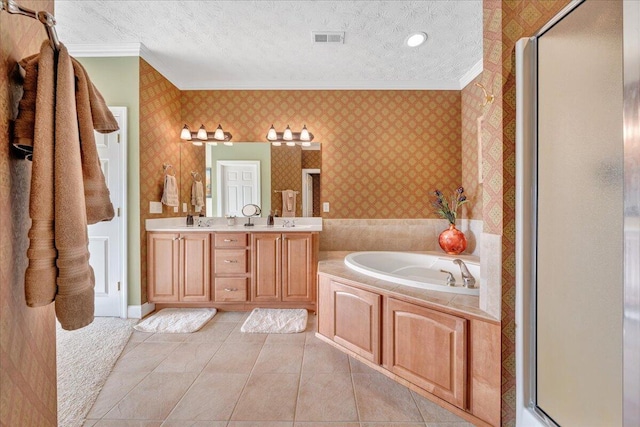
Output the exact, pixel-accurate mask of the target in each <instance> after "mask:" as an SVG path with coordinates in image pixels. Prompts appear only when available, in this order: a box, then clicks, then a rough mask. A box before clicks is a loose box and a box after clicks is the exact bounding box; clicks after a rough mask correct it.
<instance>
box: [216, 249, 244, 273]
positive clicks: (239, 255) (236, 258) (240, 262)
mask: <svg viewBox="0 0 640 427" xmlns="http://www.w3.org/2000/svg"><path fill="white" fill-rule="evenodd" d="M214 253H215V256H214V259H215V270H214V272H215V274H244V273H246V272H247V250H246V249H216V250H215V251H214Z"/></svg>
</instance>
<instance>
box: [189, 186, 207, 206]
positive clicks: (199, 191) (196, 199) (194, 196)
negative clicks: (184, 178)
mask: <svg viewBox="0 0 640 427" xmlns="http://www.w3.org/2000/svg"><path fill="white" fill-rule="evenodd" d="M191 204H192V205H193V206H194V207H195V211H196V212H200V209H202V206H204V188H203V187H202V181H193V184H192V185H191Z"/></svg>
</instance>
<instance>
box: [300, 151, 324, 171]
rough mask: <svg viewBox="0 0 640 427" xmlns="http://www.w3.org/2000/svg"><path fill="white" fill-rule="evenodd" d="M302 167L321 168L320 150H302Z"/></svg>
mask: <svg viewBox="0 0 640 427" xmlns="http://www.w3.org/2000/svg"><path fill="white" fill-rule="evenodd" d="M302 169H322V152H321V151H320V150H302Z"/></svg>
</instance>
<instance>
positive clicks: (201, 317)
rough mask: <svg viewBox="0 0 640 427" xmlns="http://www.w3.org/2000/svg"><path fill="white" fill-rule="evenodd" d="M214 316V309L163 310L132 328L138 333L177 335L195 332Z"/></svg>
mask: <svg viewBox="0 0 640 427" xmlns="http://www.w3.org/2000/svg"><path fill="white" fill-rule="evenodd" d="M215 314H216V309H215V308H164V309H162V310H160V311H158V312H157V313H155V314H153V315H152V316H150V317H148V318H147V319H145V320H143V321H142V322H140V323H138V324H137V325H135V326H134V327H133V328H134V329H135V330H136V331H140V332H159V333H162V334H179V333H189V332H195V331H197V330H199V329H200V328H202V327H203V326H204V325H205V323H207V322H208V321H209V320H211V318H212V317H213V316H214V315H215Z"/></svg>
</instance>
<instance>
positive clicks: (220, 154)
mask: <svg viewBox="0 0 640 427" xmlns="http://www.w3.org/2000/svg"><path fill="white" fill-rule="evenodd" d="M210 149H211V153H212V155H211V178H212V182H211V190H212V194H213V210H214V213H213V215H215V211H216V206H217V203H218V200H217V199H216V197H215V196H216V194H215V193H216V186H217V181H216V162H217V161H218V160H258V161H260V198H261V199H262V203H261V204H260V207H261V208H262V216H267V215H269V211H270V210H271V144H265V143H264V142H238V143H234V144H233V146H231V147H229V146H225V145H222V144H220V145H218V146H215V147H211V148H210ZM207 215H209V216H211V215H210V214H209V213H207Z"/></svg>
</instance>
